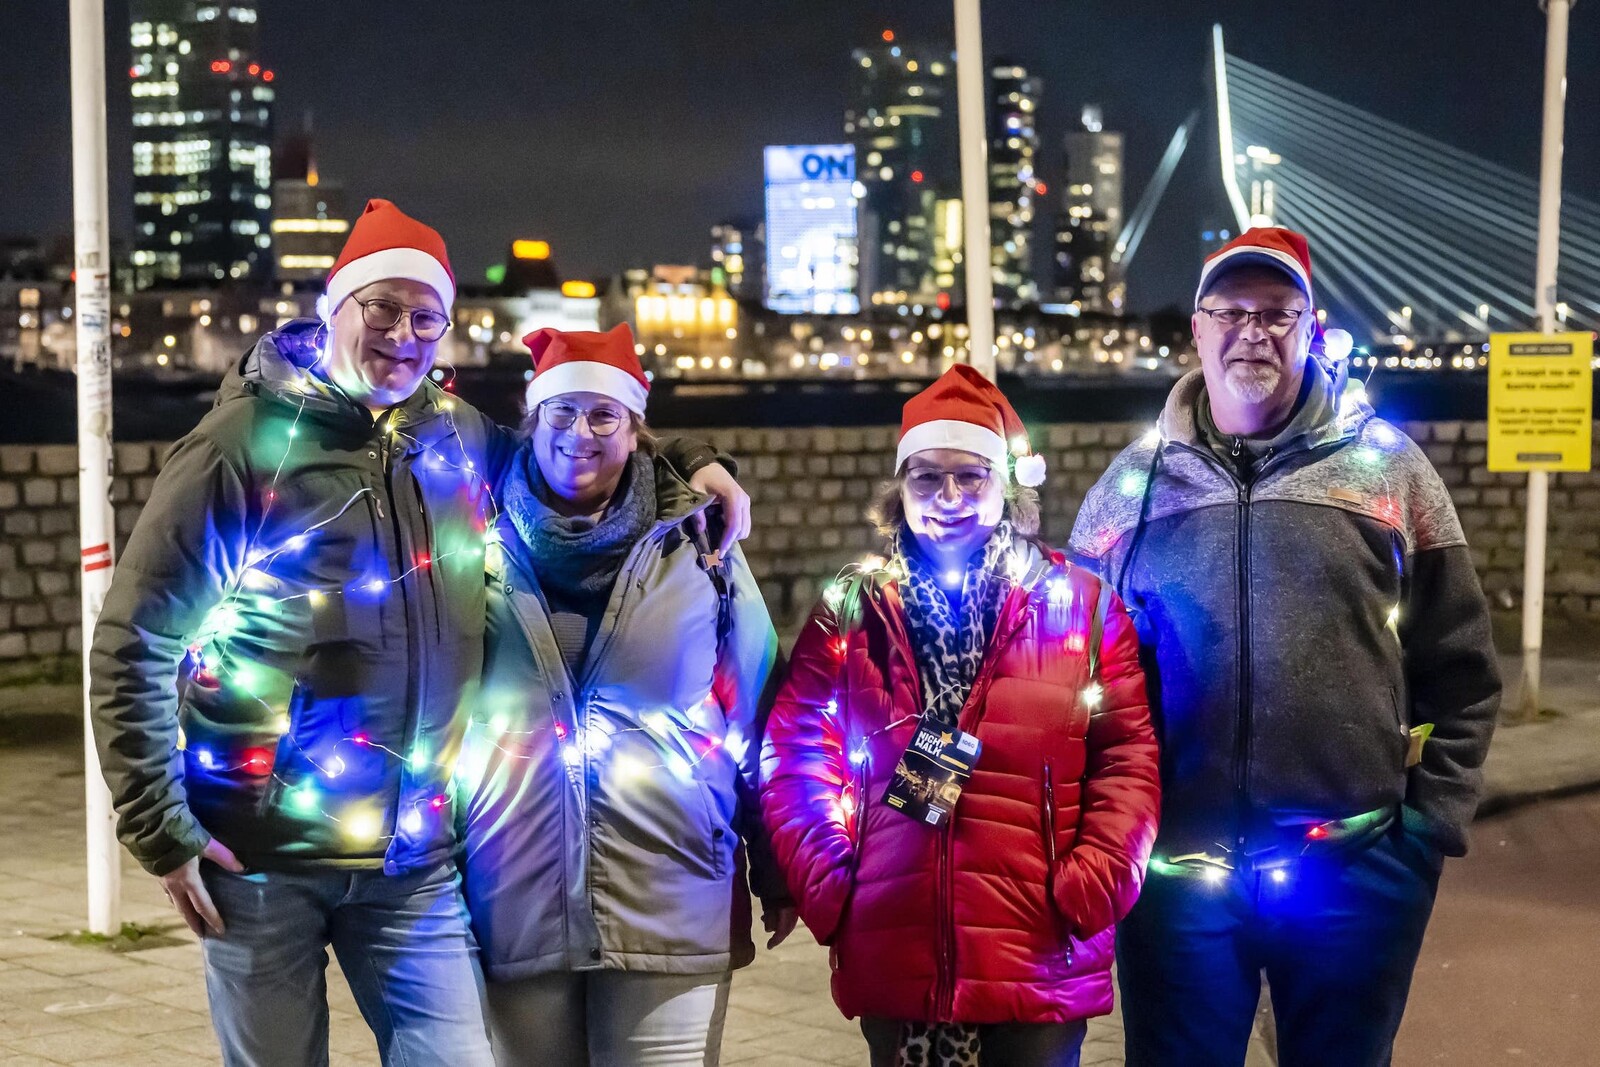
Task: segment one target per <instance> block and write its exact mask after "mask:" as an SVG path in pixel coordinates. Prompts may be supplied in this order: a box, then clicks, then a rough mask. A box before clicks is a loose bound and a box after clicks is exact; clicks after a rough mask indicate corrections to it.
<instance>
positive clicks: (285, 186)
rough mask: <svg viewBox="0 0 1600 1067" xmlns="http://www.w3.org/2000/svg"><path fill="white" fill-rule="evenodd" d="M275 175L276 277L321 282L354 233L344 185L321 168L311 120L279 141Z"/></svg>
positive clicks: (299, 282)
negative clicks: (348, 238)
mask: <svg viewBox="0 0 1600 1067" xmlns="http://www.w3.org/2000/svg"><path fill="white" fill-rule="evenodd" d="M272 174H273V177H272V253H273V259H274V270H273V277H274V278H276V279H277V280H278V281H279V282H285V283H288V284H290V285H306V286H321V285H322V283H323V282H324V281H326V279H327V277H328V271H330V270H332V269H333V264H334V261H335V260H337V259H338V258H339V252H340V251H341V250H342V249H343V248H344V242H345V239H346V238H347V237H348V236H349V234H350V215H349V211H348V205H347V204H346V203H345V199H344V186H343V185H341V184H340V183H338V182H330V181H327V180H325V179H324V178H323V177H322V175H321V173H320V172H319V171H318V170H317V157H316V150H315V148H314V146H313V144H312V141H311V129H310V123H309V120H308V122H307V124H306V127H305V128H304V129H303V130H302V131H301V132H300V133H298V134H295V135H294V136H293V137H289V138H286V139H285V140H283V141H282V142H280V143H279V145H278V151H277V152H276V154H275V155H274V157H273V163H272Z"/></svg>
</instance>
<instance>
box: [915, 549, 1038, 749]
mask: <svg viewBox="0 0 1600 1067" xmlns="http://www.w3.org/2000/svg"><path fill="white" fill-rule="evenodd" d="M894 555H895V560H896V562H897V563H898V565H899V566H898V570H899V571H900V573H902V574H904V575H906V578H905V580H904V581H902V582H901V583H900V597H901V600H902V601H903V602H904V603H905V609H906V629H907V630H908V631H909V632H910V637H911V648H912V650H913V652H915V654H916V657H917V673H918V674H919V675H920V676H921V678H922V693H923V703H924V705H925V710H926V711H927V713H928V714H930V715H932V716H934V717H935V718H937V719H938V720H939V721H940V722H942V723H945V724H946V725H949V726H954V725H955V724H956V718H957V716H958V715H959V714H960V712H961V706H962V705H963V704H965V703H966V702H967V694H968V692H969V691H970V690H971V689H972V683H973V681H974V680H975V679H976V678H977V677H978V667H979V665H980V664H981V663H982V661H983V650H984V648H985V647H986V646H987V645H988V643H989V636H990V635H991V634H993V633H994V628H995V624H996V623H997V622H999V620H1000V609H1001V607H1003V606H1004V605H1005V602H1006V595H1007V594H1008V593H1010V592H1011V586H1012V580H1011V576H1010V574H1009V572H1008V569H1007V568H1008V565H1009V564H1010V561H1011V559H1012V558H1013V552H1012V534H1011V525H1010V523H1006V522H1002V523H1000V524H999V525H998V526H996V527H995V528H994V533H992V534H990V535H989V540H988V541H987V542H986V543H985V544H984V546H983V551H982V552H981V553H974V554H973V557H972V558H971V559H970V560H968V561H967V566H966V569H965V570H964V571H963V572H962V574H961V575H960V579H961V584H960V585H959V586H956V584H955V582H954V581H949V580H948V579H951V578H952V577H954V576H953V575H952V574H941V573H939V572H938V570H937V568H936V567H935V565H934V563H933V561H932V560H930V559H929V558H928V557H927V556H925V555H924V554H923V553H922V551H921V549H920V548H919V547H918V546H917V544H916V542H915V541H914V540H913V539H912V535H911V534H910V532H909V531H906V530H901V531H900V533H899V535H898V536H897V537H896V539H895V544H894ZM947 587H949V588H951V589H952V591H955V590H957V589H959V594H960V599H959V600H957V601H956V603H955V604H954V605H952V604H951V602H950V601H951V597H950V595H949V594H947V593H946V592H945V590H946V588H947Z"/></svg>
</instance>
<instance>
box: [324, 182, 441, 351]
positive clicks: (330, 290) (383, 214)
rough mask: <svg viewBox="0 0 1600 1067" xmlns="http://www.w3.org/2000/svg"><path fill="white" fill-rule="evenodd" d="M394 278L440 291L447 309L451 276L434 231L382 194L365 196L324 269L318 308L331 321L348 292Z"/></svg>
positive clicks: (349, 293) (438, 237)
mask: <svg viewBox="0 0 1600 1067" xmlns="http://www.w3.org/2000/svg"><path fill="white" fill-rule="evenodd" d="M397 279H403V280H406V281H413V282H420V283H421V284H423V285H426V286H427V287H428V288H430V289H432V290H433V291H434V292H435V293H437V294H439V302H440V303H441V304H443V305H444V313H445V314H446V315H448V314H450V309H451V308H452V307H453V306H454V305H455V302H456V276H455V274H454V272H452V271H451V270H450V257H449V256H448V255H447V254H446V253H445V248H444V238H443V237H440V236H439V231H438V230H435V229H434V228H433V227H432V226H429V225H427V224H426V223H422V222H418V221H417V220H416V219H414V218H412V217H411V216H410V215H407V214H406V213H405V212H404V211H401V210H400V209H399V208H397V207H395V206H394V204H392V203H390V202H389V201H387V200H368V201H367V206H366V208H365V209H364V210H363V211H362V212H361V217H360V218H358V219H356V224H355V225H354V226H352V227H350V236H349V238H348V239H347V240H346V241H345V243H344V250H343V251H341V252H340V253H339V258H338V259H337V260H336V261H335V262H334V264H333V269H332V270H330V271H329V272H328V284H327V286H326V288H325V289H324V290H323V294H322V296H321V297H319V298H318V299H317V314H318V315H319V316H321V318H322V320H323V321H324V322H331V321H332V320H333V313H334V312H336V311H338V310H339V305H340V304H343V303H344V302H345V298H347V297H348V296H350V295H351V294H352V293H357V292H360V291H361V290H362V289H365V288H366V287H367V286H369V285H371V284H372V283H374V282H385V281H394V280H397Z"/></svg>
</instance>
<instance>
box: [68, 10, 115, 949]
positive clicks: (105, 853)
mask: <svg viewBox="0 0 1600 1067" xmlns="http://www.w3.org/2000/svg"><path fill="white" fill-rule="evenodd" d="M71 26H72V31H71V32H72V214H73V227H74V233H75V235H76V247H75V249H74V256H73V266H74V270H75V274H76V280H77V292H76V296H75V300H74V305H73V306H74V315H73V319H74V320H75V321H76V322H77V328H78V366H77V371H78V535H79V543H80V544H81V545H82V548H83V555H82V560H83V570H82V573H81V574H80V576H79V577H80V580H81V590H82V604H83V614H82V622H83V631H82V640H81V644H82V648H83V691H84V701H83V708H84V802H85V823H86V825H85V836H86V840H87V847H88V888H89V931H90V932H91V933H96V934H107V935H110V934H115V933H116V932H117V931H118V930H119V929H120V927H121V922H120V920H121V915H120V912H121V904H122V899H121V898H122V867H121V862H122V854H121V852H120V851H119V849H118V848H117V834H116V815H115V813H114V812H113V811H112V810H111V791H110V790H109V789H107V788H106V783H105V779H104V778H102V777H101V776H100V759H99V755H98V754H97V753H96V751H95V745H94V734H93V731H92V730H91V729H90V726H89V641H90V638H91V637H92V635H93V634H94V624H95V620H96V619H97V618H98V617H99V615H100V606H101V605H102V604H103V603H104V602H105V598H106V590H107V588H109V587H110V585H111V558H112V555H111V554H112V545H113V535H114V533H115V525H114V522H115V519H114V513H113V511H112V509H111V456H112V452H111V234H110V228H109V226H108V224H107V221H106V214H107V207H106V40H105V3H104V0H72V7H71Z"/></svg>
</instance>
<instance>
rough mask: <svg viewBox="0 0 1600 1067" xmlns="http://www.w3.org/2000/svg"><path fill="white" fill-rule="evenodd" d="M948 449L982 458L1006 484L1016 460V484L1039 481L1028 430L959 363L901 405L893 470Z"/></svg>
mask: <svg viewBox="0 0 1600 1067" xmlns="http://www.w3.org/2000/svg"><path fill="white" fill-rule="evenodd" d="M933 448H954V449H959V450H960V451H962V452H971V453H972V454H973V455H976V456H982V457H983V458H984V459H986V460H988V462H989V466H990V467H991V468H993V469H994V470H995V471H996V472H998V473H999V474H1001V475H1002V476H1003V477H1005V478H1006V479H1007V480H1009V479H1010V477H1011V464H1010V463H1009V462H1008V461H1009V460H1010V459H1012V458H1013V457H1014V458H1015V460H1016V479H1017V484H1018V485H1025V486H1028V487H1029V488H1032V487H1033V486H1036V485H1041V484H1043V483H1044V474H1045V470H1044V457H1043V456H1041V455H1038V454H1036V453H1034V451H1033V449H1032V448H1031V447H1030V446H1029V444H1028V429H1027V427H1026V426H1024V425H1023V424H1022V419H1021V418H1019V417H1018V416H1017V412H1016V409H1015V408H1013V407H1012V406H1011V401H1009V400H1007V399H1006V398H1005V394H1004V393H1002V392H1001V391H1000V388H999V386H997V385H995V384H994V383H993V382H991V381H990V380H989V379H988V378H985V377H984V376H983V375H982V374H980V373H979V372H978V371H976V370H974V369H973V368H972V367H970V366H968V365H967V364H965V363H958V364H956V365H955V366H953V367H951V368H950V369H949V370H947V371H945V372H944V373H943V374H941V375H940V376H939V378H938V380H937V381H935V382H934V383H933V384H932V385H930V386H928V387H927V388H926V389H924V390H923V391H922V392H920V393H918V394H917V395H916V396H914V397H912V398H911V399H910V400H908V401H906V406H905V409H904V411H903V412H902V414H901V417H900V444H899V447H897V448H896V449H895V457H894V468H895V470H896V471H898V470H900V468H901V467H902V466H904V465H905V462H906V460H908V459H910V458H911V457H912V456H914V455H916V454H917V453H918V452H926V451H928V450H929V449H933Z"/></svg>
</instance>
